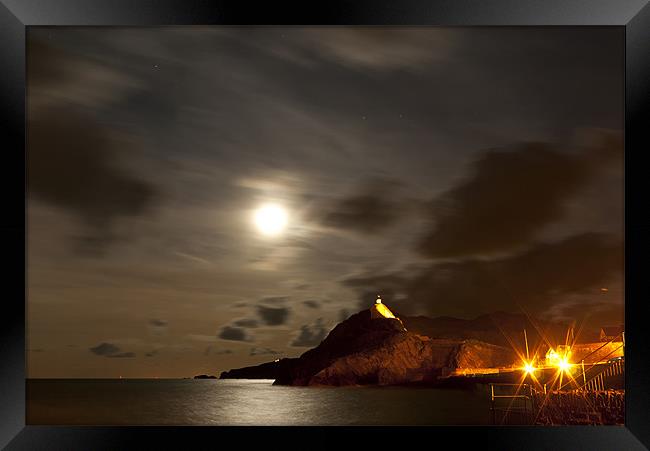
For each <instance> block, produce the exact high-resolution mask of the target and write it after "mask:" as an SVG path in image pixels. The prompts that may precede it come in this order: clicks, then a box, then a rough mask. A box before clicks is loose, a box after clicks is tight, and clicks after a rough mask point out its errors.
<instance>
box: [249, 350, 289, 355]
mask: <svg viewBox="0 0 650 451" xmlns="http://www.w3.org/2000/svg"><path fill="white" fill-rule="evenodd" d="M275 354H281V352H279V351H274V350H273V349H269V348H251V350H250V352H249V353H248V355H249V356H253V355H275Z"/></svg>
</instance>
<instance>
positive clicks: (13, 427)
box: [0, 0, 650, 450]
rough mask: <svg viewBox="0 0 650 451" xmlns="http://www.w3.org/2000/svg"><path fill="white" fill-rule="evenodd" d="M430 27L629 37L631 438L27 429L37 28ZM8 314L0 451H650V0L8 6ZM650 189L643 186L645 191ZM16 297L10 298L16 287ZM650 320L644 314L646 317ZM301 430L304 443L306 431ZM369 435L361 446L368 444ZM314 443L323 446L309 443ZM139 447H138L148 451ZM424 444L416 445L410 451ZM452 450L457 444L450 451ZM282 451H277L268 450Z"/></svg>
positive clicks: (621, 433)
mask: <svg viewBox="0 0 650 451" xmlns="http://www.w3.org/2000/svg"><path fill="white" fill-rule="evenodd" d="M198 24H209V25H222V24H229V25H244V24H250V25H258V24H277V25H432V26H461V25H462V26H619V27H624V28H625V47H626V49H625V55H626V56H625V70H626V75H625V80H626V89H625V236H626V240H625V243H626V244H625V265H626V268H625V269H626V282H625V299H626V302H625V323H626V364H627V371H626V398H627V399H626V412H625V414H626V425H625V427H614V426H609V427H608V426H603V427H593V426H592V427H583V426H567V427H549V428H547V427H539V426H537V427H505V426H502V427H496V426H495V427H462V428H460V427H436V428H433V429H432V428H391V430H390V431H388V432H387V431H386V428H385V427H381V428H377V427H367V428H362V429H361V430H359V429H357V428H349V427H342V428H327V429H325V428H232V427H227V428H226V427H124V428H120V427H61V426H57V427H48V426H29V425H27V426H26V425H25V308H26V304H25V299H26V271H25V268H26V266H25V265H26V257H25V244H26V241H25V213H26V208H25V207H26V205H25V197H23V196H24V195H25V187H26V184H25V182H26V173H25V153H24V152H25V61H26V60H25V37H26V27H29V26H37V25H99V26H108V25H122V26H124V25H126V26H152V25H198ZM0 65H1V66H2V69H1V70H0V78H1V80H2V83H1V84H0V89H1V91H0V108H1V110H2V121H1V122H0V124H1V127H2V137H3V141H4V142H5V143H6V144H5V145H2V149H3V152H2V157H3V164H2V176H1V177H0V181H1V183H2V191H1V192H2V194H3V200H4V202H3V204H2V206H3V210H4V211H3V214H2V215H1V217H2V219H1V227H2V232H3V233H2V238H3V240H4V243H3V247H2V250H3V253H2V255H3V257H4V261H5V263H6V264H5V265H4V266H5V268H4V271H3V281H4V283H3V285H4V286H5V290H4V293H3V294H4V303H3V307H4V308H3V309H2V313H0V323H1V327H0V334H1V338H0V375H1V382H2V383H1V384H0V446H5V445H6V446H7V449H12V450H17V449H30V450H31V449H65V450H73V449H84V450H89V449H93V450H99V449H111V450H117V449H130V448H140V447H142V445H143V444H144V448H145V449H155V448H182V449H187V448H211V449H213V448H215V447H218V446H238V445H236V444H237V443H247V442H249V441H250V440H251V437H252V434H253V432H255V433H256V434H257V435H258V436H259V437H258V438H259V439H260V440H262V441H263V442H267V443H272V444H276V446H284V445H286V444H291V443H293V444H294V445H305V446H309V447H312V446H313V445H314V444H318V445H319V446H323V447H325V446H327V447H328V448H331V447H334V446H340V443H341V440H342V438H343V436H348V437H349V439H345V440H346V442H345V443H348V444H350V442H349V441H348V440H353V439H355V440H356V439H361V440H363V443H364V446H365V447H369V446H372V445H373V442H375V443H376V444H382V445H384V446H422V445H420V444H427V445H429V446H432V447H439V446H453V447H454V448H459V447H460V448H463V447H465V445H468V446H470V447H472V446H477V445H478V446H481V447H486V448H488V449H530V450H534V449H554V450H560V449H585V450H587V449H588V450H597V449H604V450H605V449H606V450H635V449H645V448H646V447H650V402H649V401H650V390H649V387H650V376H649V372H648V371H649V370H650V368H649V365H648V362H649V361H650V346H649V344H650V336H649V334H648V329H649V328H648V327H647V325H646V321H647V319H646V316H647V311H648V310H647V307H646V303H647V300H648V299H650V296H649V291H650V290H649V289H648V285H647V284H646V283H645V280H644V279H645V277H644V275H645V274H644V268H643V262H644V260H645V258H644V257H645V256H646V254H647V249H648V246H647V234H648V231H650V221H649V215H648V208H647V205H648V202H647V201H646V200H645V199H644V197H645V195H644V194H643V193H644V192H645V191H647V188H648V186H647V179H648V177H647V175H646V174H645V172H646V169H645V167H644V165H643V156H644V153H645V152H647V151H648V149H650V139H649V136H650V126H649V124H650V121H649V120H648V119H649V115H648V111H649V109H650V6H648V1H647V0H617V1H610V0H544V1H539V0H444V1H417V0H401V1H395V0H393V1H390V0H328V1H318V2H314V1H312V2H306V1H303V2H295V3H294V2H289V1H266V2H253V1H250V0H243V1H242V0H240V1H224V0H222V1H207V0H158V1H155V0H114V1H107V0H56V1H55V0H49V1H48V0H0ZM644 186H645V187H646V188H645V189H644V188H643V187H644ZM7 287H9V288H10V289H9V290H7ZM644 314H645V315H644ZM297 432H300V434H296V433H297ZM359 433H362V434H363V435H358V434H359ZM307 435H313V436H314V437H310V438H307ZM138 442H140V444H138ZM410 444H413V445H410ZM450 444H451V445H450ZM271 446H273V445H271Z"/></svg>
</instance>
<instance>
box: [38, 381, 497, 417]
mask: <svg viewBox="0 0 650 451" xmlns="http://www.w3.org/2000/svg"><path fill="white" fill-rule="evenodd" d="M272 382H273V381H272V380H234V379H231V380H209V379H208V380H191V379H190V380H30V381H28V383H27V393H28V395H27V409H28V412H27V423H28V424H101V425H110V424H151V425H155V424H168V425H186V424H193V425H390V424H394V425H408V424H421V425H422V424H429V425H436V424H441V425H442V424H445V425H448V424H488V423H489V401H488V395H487V391H486V390H485V389H483V388H480V389H477V390H474V391H464V390H449V389H443V390H441V389H421V388H417V389H416V388H401V387H343V388H317V387H283V386H274V385H272Z"/></svg>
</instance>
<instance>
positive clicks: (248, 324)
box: [233, 318, 259, 329]
mask: <svg viewBox="0 0 650 451" xmlns="http://www.w3.org/2000/svg"><path fill="white" fill-rule="evenodd" d="M233 324H234V325H235V326H237V327H245V328H249V329H254V328H255V327H257V326H258V324H259V323H258V321H257V320H256V319H253V318H242V319H238V320H236V321H233Z"/></svg>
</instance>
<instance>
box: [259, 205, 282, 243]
mask: <svg viewBox="0 0 650 451" xmlns="http://www.w3.org/2000/svg"><path fill="white" fill-rule="evenodd" d="M287 216H288V215H287V211H286V210H285V209H284V208H282V207H280V206H279V205H272V204H269V205H264V206H262V207H260V208H258V209H257V210H256V211H255V225H256V226H257V228H258V230H259V231H260V232H262V233H263V234H264V235H269V236H273V235H278V234H279V233H281V232H282V231H283V230H284V228H285V227H286V226H287Z"/></svg>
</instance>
